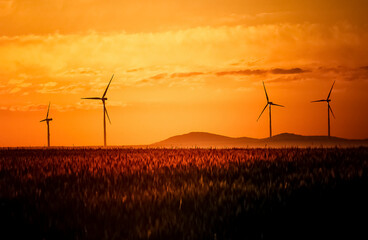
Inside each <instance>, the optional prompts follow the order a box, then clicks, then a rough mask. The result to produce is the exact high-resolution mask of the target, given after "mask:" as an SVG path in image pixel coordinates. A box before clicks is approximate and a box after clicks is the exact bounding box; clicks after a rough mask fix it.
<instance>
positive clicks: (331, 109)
mask: <svg viewBox="0 0 368 240" xmlns="http://www.w3.org/2000/svg"><path fill="white" fill-rule="evenodd" d="M328 109H330V111H331V113H332V116H333V117H334V118H335V114H334V113H333V111H332V108H331V107H330V105H328Z"/></svg>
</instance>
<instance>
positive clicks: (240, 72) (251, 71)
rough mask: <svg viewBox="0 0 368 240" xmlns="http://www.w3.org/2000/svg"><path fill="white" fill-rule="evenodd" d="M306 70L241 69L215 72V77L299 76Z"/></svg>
mask: <svg viewBox="0 0 368 240" xmlns="http://www.w3.org/2000/svg"><path fill="white" fill-rule="evenodd" d="M305 72H307V70H303V69H301V68H291V69H283V68H274V69H271V70H265V69H242V70H231V71H221V72H216V75H217V76H224V75H245V76H247V75H264V74H299V73H305Z"/></svg>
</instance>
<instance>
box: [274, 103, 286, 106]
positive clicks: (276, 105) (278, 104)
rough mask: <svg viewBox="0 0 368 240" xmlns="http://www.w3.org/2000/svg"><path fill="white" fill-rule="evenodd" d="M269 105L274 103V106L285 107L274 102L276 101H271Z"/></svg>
mask: <svg viewBox="0 0 368 240" xmlns="http://www.w3.org/2000/svg"><path fill="white" fill-rule="evenodd" d="M271 105H275V106H279V107H285V106H283V105H280V104H276V103H271Z"/></svg>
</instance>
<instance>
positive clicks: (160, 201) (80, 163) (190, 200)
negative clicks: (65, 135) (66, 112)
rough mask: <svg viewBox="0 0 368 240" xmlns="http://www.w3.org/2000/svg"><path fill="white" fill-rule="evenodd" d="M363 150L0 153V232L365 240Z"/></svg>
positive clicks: (367, 173) (366, 155) (367, 157)
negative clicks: (343, 238) (345, 239)
mask: <svg viewBox="0 0 368 240" xmlns="http://www.w3.org/2000/svg"><path fill="white" fill-rule="evenodd" d="M367 190H368V148H354V149H338V148H335V149H223V150H213V149H212V150H211V149H108V150H106V149H51V150H24V149H23V150H21V149H18V150H11V149H10V150H6V149H3V150H0V221H1V222H0V229H1V231H0V234H1V235H0V238H1V239H16V238H23V239H32V238H37V239H262V238H263V239H275V238H277V237H284V238H290V239H300V238H311V239H315V238H325V239H331V238H334V237H345V238H347V239H357V238H359V239H368V238H367V236H368V230H367V218H368V215H367V213H368V211H367V209H368V207H367V204H368V197H367V195H368V194H367Z"/></svg>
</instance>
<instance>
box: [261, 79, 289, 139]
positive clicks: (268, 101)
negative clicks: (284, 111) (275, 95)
mask: <svg viewBox="0 0 368 240" xmlns="http://www.w3.org/2000/svg"><path fill="white" fill-rule="evenodd" d="M263 88H264V91H265V94H266V99H267V103H266V106H265V107H264V108H263V110H262V112H261V114H260V115H259V117H258V119H257V122H258V120H259V119H260V117H261V116H262V114H263V112H264V110H266V108H267V106H268V111H269V115H270V138H271V137H272V124H271V106H278V107H285V106H282V105H279V104H276V103H273V102H271V101H270V100H269V98H268V95H267V91H266V87H265V84H264V82H263Z"/></svg>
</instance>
